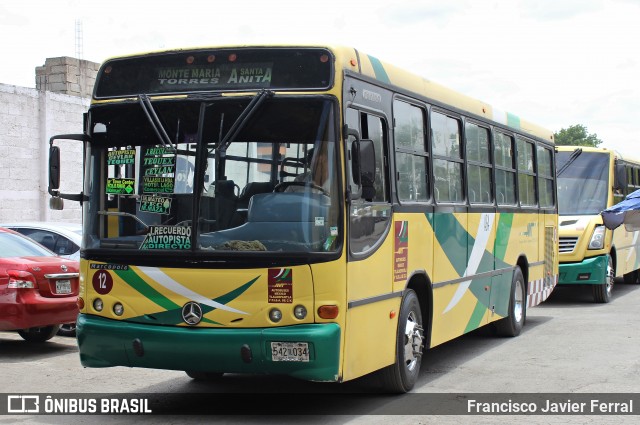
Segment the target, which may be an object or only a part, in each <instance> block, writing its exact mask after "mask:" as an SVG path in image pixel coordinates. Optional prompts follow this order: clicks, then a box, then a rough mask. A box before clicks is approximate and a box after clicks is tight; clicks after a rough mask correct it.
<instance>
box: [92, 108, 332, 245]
mask: <svg viewBox="0 0 640 425" xmlns="http://www.w3.org/2000/svg"><path fill="white" fill-rule="evenodd" d="M141 99H142V98H141ZM253 99H255V97H254V98H253ZM251 100H252V98H250V97H249V98H248V97H242V98H231V99H222V98H220V99H218V100H209V101H206V102H205V101H202V100H185V99H180V100H164V101H155V102H153V104H152V106H150V105H151V102H150V101H149V99H147V98H145V99H144V102H143V101H140V102H137V103H136V102H133V103H128V104H118V105H104V106H101V107H96V108H94V109H93V110H92V112H91V117H90V120H91V130H92V135H91V136H92V145H91V150H90V162H91V166H90V169H89V173H91V176H90V179H89V180H90V181H91V182H92V183H91V185H92V186H91V187H90V188H89V193H90V207H89V208H87V209H86V210H85V222H86V223H87V226H86V228H87V234H88V241H89V244H88V247H87V249H107V250H108V249H118V250H120V251H121V250H127V249H130V250H136V251H137V252H142V253H143V255H153V253H156V252H165V253H166V252H167V251H171V252H181V253H185V255H186V253H187V252H192V251H199V252H200V255H209V254H210V255H215V254H216V253H221V252H224V253H227V254H228V253H229V252H230V251H270V252H277V253H286V252H307V253H313V252H328V251H335V250H337V249H338V242H339V241H338V235H339V233H341V232H340V231H339V228H338V223H339V213H338V212H339V211H340V208H339V201H338V200H339V199H341V197H340V196H339V193H338V192H339V186H338V178H337V176H338V169H339V167H338V166H337V162H336V161H337V157H338V152H337V147H336V135H337V126H336V125H335V122H334V121H335V117H336V114H335V110H334V109H335V102H333V101H332V100H331V99H329V98H327V97H321V98H319V97H288V98H284V97H282V98H278V97H272V98H269V99H267V100H264V101H263V102H261V103H260V104H259V105H257V106H255V107H254V106H252V103H251ZM248 105H249V106H248ZM243 111H245V112H244V114H243ZM246 111H250V112H251V113H250V114H247V112H246ZM150 115H152V116H154V118H153V119H151V118H150ZM230 129H231V130H232V131H230ZM234 130H235V131H234ZM161 134H162V136H161ZM223 141H224V142H223Z"/></svg>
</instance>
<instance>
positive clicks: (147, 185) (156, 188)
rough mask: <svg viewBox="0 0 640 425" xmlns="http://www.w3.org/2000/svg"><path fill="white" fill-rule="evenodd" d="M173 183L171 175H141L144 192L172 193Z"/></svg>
mask: <svg viewBox="0 0 640 425" xmlns="http://www.w3.org/2000/svg"><path fill="white" fill-rule="evenodd" d="M173 184H174V180H173V177H157V176H143V177H142V191H143V192H144V193H173Z"/></svg>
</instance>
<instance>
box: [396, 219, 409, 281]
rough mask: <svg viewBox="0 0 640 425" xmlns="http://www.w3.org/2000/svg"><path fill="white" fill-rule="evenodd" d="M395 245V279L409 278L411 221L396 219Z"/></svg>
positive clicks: (403, 279)
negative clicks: (408, 262)
mask: <svg viewBox="0 0 640 425" xmlns="http://www.w3.org/2000/svg"><path fill="white" fill-rule="evenodd" d="M394 224H395V226H394V227H395V238H394V247H393V281H394V282H402V281H406V280H407V260H408V257H409V222H408V221H396V222H395V223H394Z"/></svg>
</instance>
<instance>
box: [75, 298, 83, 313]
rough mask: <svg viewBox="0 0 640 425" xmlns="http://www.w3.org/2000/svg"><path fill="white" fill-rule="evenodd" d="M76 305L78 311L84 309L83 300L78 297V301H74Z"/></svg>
mask: <svg viewBox="0 0 640 425" xmlns="http://www.w3.org/2000/svg"><path fill="white" fill-rule="evenodd" d="M76 305H77V306H78V310H82V309H83V308H84V299H83V298H80V297H78V300H77V301H76Z"/></svg>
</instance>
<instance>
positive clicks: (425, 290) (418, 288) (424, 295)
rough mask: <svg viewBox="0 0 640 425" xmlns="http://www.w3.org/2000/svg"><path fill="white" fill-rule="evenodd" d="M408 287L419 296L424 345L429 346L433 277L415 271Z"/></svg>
mask: <svg viewBox="0 0 640 425" xmlns="http://www.w3.org/2000/svg"><path fill="white" fill-rule="evenodd" d="M407 289H412V290H413V291H415V293H416V295H417V296H418V302H419V303H420V311H421V313H422V324H423V328H424V333H423V342H424V347H425V348H426V347H429V346H430V345H431V325H432V323H433V320H432V318H431V313H432V312H433V290H432V287H431V279H429V276H427V275H426V274H425V273H424V272H417V273H414V274H413V275H412V276H411V277H410V278H409V281H408V282H407V286H406V288H405V291H406V290H407Z"/></svg>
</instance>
